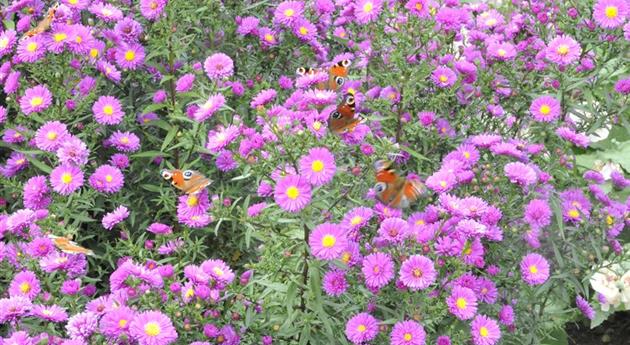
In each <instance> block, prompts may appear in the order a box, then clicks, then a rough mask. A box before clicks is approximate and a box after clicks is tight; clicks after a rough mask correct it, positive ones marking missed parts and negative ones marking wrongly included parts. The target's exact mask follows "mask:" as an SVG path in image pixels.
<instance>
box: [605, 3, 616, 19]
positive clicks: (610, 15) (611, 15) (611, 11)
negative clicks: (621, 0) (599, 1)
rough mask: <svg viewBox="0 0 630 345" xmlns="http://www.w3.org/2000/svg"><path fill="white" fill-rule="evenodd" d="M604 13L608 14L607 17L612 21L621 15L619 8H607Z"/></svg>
mask: <svg viewBox="0 0 630 345" xmlns="http://www.w3.org/2000/svg"><path fill="white" fill-rule="evenodd" d="M604 13H606V17H608V18H610V19H615V18H617V15H618V14H619V9H618V8H617V6H606V10H605V11H604Z"/></svg>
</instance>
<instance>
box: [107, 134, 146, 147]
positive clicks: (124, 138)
mask: <svg viewBox="0 0 630 345" xmlns="http://www.w3.org/2000/svg"><path fill="white" fill-rule="evenodd" d="M107 144H109V145H112V146H114V147H115V148H116V149H117V150H119V151H122V152H135V151H138V149H140V138H138V136H137V135H135V134H134V133H132V132H121V131H116V132H114V133H113V134H112V135H111V136H110V137H109V138H108V139H107Z"/></svg>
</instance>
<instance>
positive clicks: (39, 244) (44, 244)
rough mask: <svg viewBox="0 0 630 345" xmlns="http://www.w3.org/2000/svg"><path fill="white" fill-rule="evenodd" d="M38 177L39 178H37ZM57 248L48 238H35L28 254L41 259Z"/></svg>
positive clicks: (29, 246)
mask: <svg viewBox="0 0 630 345" xmlns="http://www.w3.org/2000/svg"><path fill="white" fill-rule="evenodd" d="M35 177H37V176H35ZM54 248H55V246H54V245H53V242H52V240H51V239H50V238H48V237H35V238H33V240H32V241H31V243H29V244H28V250H27V252H28V254H29V255H30V256H32V257H35V258H41V257H44V256H46V255H48V254H50V253H51V252H52V251H53V250H54Z"/></svg>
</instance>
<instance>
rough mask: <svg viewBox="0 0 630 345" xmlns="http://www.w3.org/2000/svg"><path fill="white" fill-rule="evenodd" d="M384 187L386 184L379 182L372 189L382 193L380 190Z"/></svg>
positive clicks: (383, 189) (382, 190)
mask: <svg viewBox="0 0 630 345" xmlns="http://www.w3.org/2000/svg"><path fill="white" fill-rule="evenodd" d="M385 189H387V185H386V184H385V183H383V182H379V183H377V184H375V185H374V190H375V191H376V192H377V193H382V192H384V191H385Z"/></svg>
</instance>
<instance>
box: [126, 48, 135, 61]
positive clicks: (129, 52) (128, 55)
mask: <svg viewBox="0 0 630 345" xmlns="http://www.w3.org/2000/svg"><path fill="white" fill-rule="evenodd" d="M135 58H136V53H134V51H133V50H127V51H126V52H125V60H127V61H133V60H134V59H135Z"/></svg>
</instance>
